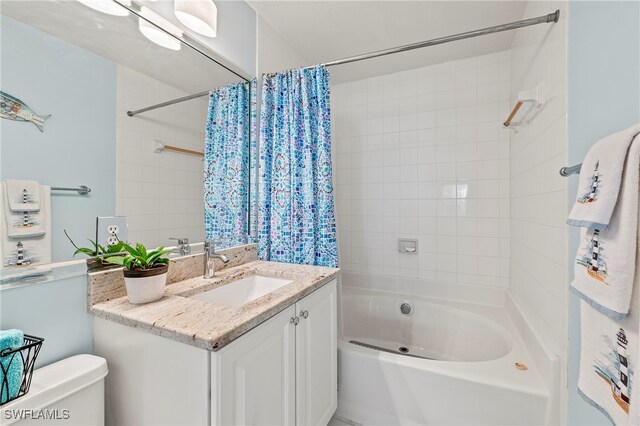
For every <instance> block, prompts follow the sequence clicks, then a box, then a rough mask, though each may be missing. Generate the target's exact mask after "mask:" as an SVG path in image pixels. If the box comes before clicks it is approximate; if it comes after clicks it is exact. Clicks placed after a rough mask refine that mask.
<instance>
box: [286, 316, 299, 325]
mask: <svg viewBox="0 0 640 426" xmlns="http://www.w3.org/2000/svg"><path fill="white" fill-rule="evenodd" d="M289 322H290V323H291V324H293V325H298V323H299V322H300V318H298V317H291V319H290V320H289Z"/></svg>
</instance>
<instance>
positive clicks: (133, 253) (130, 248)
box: [122, 243, 141, 257]
mask: <svg viewBox="0 0 640 426" xmlns="http://www.w3.org/2000/svg"><path fill="white" fill-rule="evenodd" d="M122 245H123V247H124V249H125V250H126V251H128V252H129V253H130V254H131V255H132V256H137V257H140V256H141V254H140V252H139V251H138V250H136V249H134V248H133V247H131V246H130V245H129V244H127V243H122Z"/></svg>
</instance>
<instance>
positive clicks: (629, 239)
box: [571, 137, 640, 318]
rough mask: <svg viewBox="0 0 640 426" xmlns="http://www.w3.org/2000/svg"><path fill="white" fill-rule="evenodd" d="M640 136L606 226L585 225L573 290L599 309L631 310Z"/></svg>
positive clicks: (619, 314) (617, 312) (624, 312)
mask: <svg viewBox="0 0 640 426" xmlns="http://www.w3.org/2000/svg"><path fill="white" fill-rule="evenodd" d="M639 179H640V137H636V138H635V139H634V141H633V142H632V144H631V148H629V152H628V155H627V158H626V162H625V165H624V171H623V176H622V183H621V185H620V193H619V196H618V200H617V203H616V207H615V209H614V211H613V215H612V217H611V221H610V223H609V226H608V227H607V228H606V229H602V228H598V227H596V228H582V230H581V232H580V246H579V248H578V254H577V256H576V262H575V265H574V276H575V278H574V281H573V283H571V290H572V291H573V292H574V293H576V294H577V295H578V296H580V297H581V298H582V299H584V300H585V301H586V302H588V303H589V304H591V305H592V306H593V307H594V308H596V309H598V310H599V311H600V312H602V313H604V314H607V315H609V316H611V317H612V318H623V317H624V316H625V315H627V313H628V312H629V304H630V301H631V292H632V290H633V283H634V277H635V275H636V249H637V245H638V243H637V241H636V233H637V229H638V182H639Z"/></svg>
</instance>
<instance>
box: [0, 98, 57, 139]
mask: <svg viewBox="0 0 640 426" xmlns="http://www.w3.org/2000/svg"><path fill="white" fill-rule="evenodd" d="M0 117H1V118H6V119H7V120H15V121H30V122H32V123H33V124H35V125H36V127H37V128H38V129H39V130H40V131H41V132H43V131H44V121H45V120H46V119H47V118H49V117H51V114H49V115H38V114H36V113H35V112H33V110H32V109H31V108H29V107H28V106H27V105H26V104H25V103H24V102H22V101H21V100H20V99H18V98H14V97H13V96H11V95H9V94H8V93H5V92H2V91H0Z"/></svg>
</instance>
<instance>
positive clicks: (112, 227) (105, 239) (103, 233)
mask: <svg viewBox="0 0 640 426" xmlns="http://www.w3.org/2000/svg"><path fill="white" fill-rule="evenodd" d="M96 241H97V242H98V244H100V245H102V246H112V245H115V244H117V243H118V241H127V217H126V216H101V217H98V218H97V220H96Z"/></svg>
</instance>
